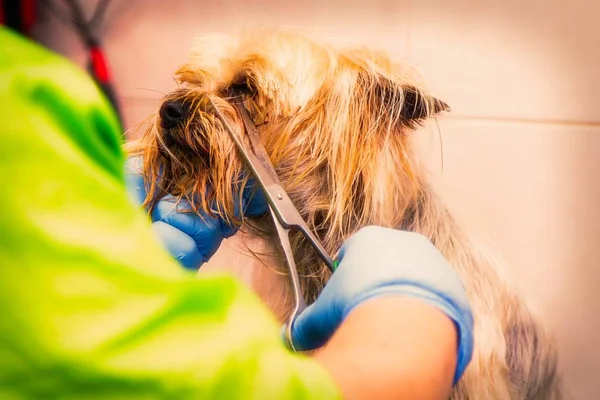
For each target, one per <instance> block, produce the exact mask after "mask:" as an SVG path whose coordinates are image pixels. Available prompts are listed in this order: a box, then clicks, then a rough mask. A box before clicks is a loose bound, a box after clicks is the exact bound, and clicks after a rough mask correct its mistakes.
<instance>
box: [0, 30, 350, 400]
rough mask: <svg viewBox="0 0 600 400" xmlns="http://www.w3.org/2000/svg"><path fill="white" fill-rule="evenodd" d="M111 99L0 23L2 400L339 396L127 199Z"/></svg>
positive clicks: (229, 284) (258, 308) (262, 316)
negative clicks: (167, 246) (186, 261)
mask: <svg viewBox="0 0 600 400" xmlns="http://www.w3.org/2000/svg"><path fill="white" fill-rule="evenodd" d="M123 163H124V155H123V153H122V150H121V143H120V138H119V134H118V124H117V121H116V119H115V116H114V113H113V112H112V110H111V109H110V106H109V105H108V104H107V102H106V101H105V100H104V98H102V97H101V96H100V94H99V91H98V90H97V89H96V87H95V85H94V84H93V82H91V80H90V79H89V78H88V77H87V75H86V74H85V73H84V72H83V71H81V70H79V69H78V68H77V67H75V66H73V65H71V64H70V63H68V62H67V61H66V60H63V59H61V58H59V57H58V56H56V55H53V54H51V53H50V52H48V51H46V50H44V49H43V48H41V47H38V46H37V45H35V44H33V43H31V42H29V41H27V40H25V39H23V38H21V37H20V36H17V35H16V34H14V33H12V32H10V31H8V30H6V29H4V28H0V235H1V239H0V398H2V399H21V398H26V399H33V398H36V399H37V398H40V399H41V398H53V399H54V398H55V399H59V398H60V399H79V398H81V399H99V398H107V399H124V398H135V399H157V398H161V399H162V398H173V399H182V398H203V399H236V398H244V399H301V398H312V399H315V398H318V399H328V398H338V397H339V392H338V390H337V388H336V387H335V385H334V384H333V381H332V380H331V378H330V377H329V376H328V375H327V373H326V371H325V370H324V369H322V368H321V367H320V366H319V365H318V364H317V363H315V362H313V361H312V360H311V359H309V358H307V357H302V356H299V355H294V354H292V353H290V352H288V351H287V350H286V349H285V347H284V346H283V345H282V344H281V342H280V339H279V326H278V324H277V322H276V321H275V319H274V317H273V316H272V315H271V314H270V312H269V311H268V310H267V309H266V308H265V307H264V306H263V304H262V303H261V302H260V301H259V300H258V298H257V297H255V296H254V294H253V293H252V292H251V291H250V290H249V289H247V288H245V287H244V286H243V285H242V284H240V283H238V281H236V280H235V279H234V278H232V277H229V276H211V277H209V276H206V277H203V278H197V277H196V276H195V275H193V274H190V273H188V272H186V271H185V270H183V269H182V268H180V267H179V266H178V265H177V264H176V262H175V261H173V260H172V259H171V258H170V256H169V255H168V254H167V253H166V252H165V251H164V250H163V249H162V247H161V245H160V244H159V243H158V241H157V240H156V238H155V237H154V235H153V232H152V230H151V228H150V222H149V221H148V218H147V217H146V215H144V213H143V212H142V211H141V210H139V209H138V208H137V207H136V206H135V205H133V204H132V203H131V202H130V201H129V199H128V197H127V194H126V190H125V184H124V176H123Z"/></svg>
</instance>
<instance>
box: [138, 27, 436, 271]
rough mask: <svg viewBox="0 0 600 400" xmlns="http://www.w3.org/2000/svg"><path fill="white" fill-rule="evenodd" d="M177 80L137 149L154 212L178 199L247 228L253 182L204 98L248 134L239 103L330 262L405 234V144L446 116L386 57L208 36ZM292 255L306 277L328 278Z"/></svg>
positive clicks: (272, 35)
mask: <svg viewBox="0 0 600 400" xmlns="http://www.w3.org/2000/svg"><path fill="white" fill-rule="evenodd" d="M176 79H177V81H178V89H177V90H175V91H173V92H172V93H170V94H168V95H167V96H166V97H165V98H164V99H163V101H162V105H161V106H160V110H159V111H158V112H157V113H156V115H155V116H153V117H152V123H151V124H150V128H149V130H148V131H147V132H146V134H145V136H144V137H143V138H142V140H141V142H140V144H141V146H140V148H141V151H142V152H143V154H144V162H145V166H144V170H145V173H146V174H147V175H148V176H149V178H150V182H151V183H152V184H153V187H152V190H150V191H149V192H150V193H155V195H154V196H151V197H150V198H148V199H147V201H148V203H150V204H152V202H154V201H156V199H157V198H158V197H161V196H162V195H163V194H164V193H170V194H173V195H175V196H181V197H187V198H188V199H189V200H191V202H192V204H193V207H195V208H198V209H203V210H204V211H212V212H216V213H219V214H221V215H222V216H224V217H227V218H229V219H230V220H232V221H234V222H239V221H236V220H235V218H234V213H233V210H234V204H235V202H237V201H239V198H236V195H235V193H240V190H237V189H240V188H241V186H244V185H245V182H246V178H247V174H244V168H243V163H242V161H241V158H240V157H239V156H238V154H237V152H236V150H235V147H234V144H233V142H232V140H231V138H230V137H229V135H228V134H227V132H226V131H225V130H224V128H223V126H222V124H221V122H220V121H219V120H218V119H217V118H216V117H215V115H214V110H213V109H212V106H211V102H209V101H208V98H209V97H210V99H211V100H212V102H213V103H214V104H216V106H217V107H219V109H220V111H221V112H222V113H223V114H224V115H225V117H226V118H227V119H228V120H229V124H230V125H231V126H232V127H233V128H234V129H237V130H238V131H239V132H240V133H242V130H243V129H244V127H243V124H242V122H241V119H240V116H239V115H238V114H237V112H236V109H235V107H234V106H233V105H232V102H233V101H239V99H240V98H243V99H244V106H245V107H246V109H247V110H248V112H249V114H250V116H251V118H252V120H253V122H254V124H255V125H256V126H257V127H258V131H259V135H260V137H261V140H262V142H263V144H264V146H265V148H266V150H267V152H268V154H269V156H270V158H271V161H272V163H273V165H274V166H275V168H276V170H277V173H278V175H279V177H280V179H281V181H282V182H283V184H284V186H285V190H286V191H287V192H288V194H289V195H290V197H291V199H292V200H293V202H294V203H295V205H296V207H297V208H298V209H299V211H300V213H301V214H302V215H303V216H304V218H305V219H306V221H307V223H308V225H309V226H310V227H311V228H312V229H313V230H314V231H315V232H316V234H317V236H319V237H320V239H321V240H322V241H323V243H324V245H325V247H326V248H327V250H328V251H330V252H331V253H335V251H337V249H338V247H339V246H340V245H341V243H342V242H343V240H345V239H346V238H347V237H348V235H350V234H352V233H353V232H354V231H356V230H357V229H359V228H360V227H362V226H365V225H367V224H377V225H383V226H392V227H397V226H399V225H401V224H402V219H403V218H404V214H405V212H406V210H407V209H408V208H409V207H410V203H411V199H412V198H414V196H416V195H417V194H418V192H419V190H420V189H421V178H420V175H419V173H418V168H417V166H416V165H414V160H413V157H412V153H411V148H410V144H409V140H408V136H407V135H408V134H409V132H410V131H411V130H412V129H414V128H415V127H416V126H418V125H420V124H421V123H422V122H424V121H425V120H426V119H428V118H429V117H432V116H433V115H435V114H437V113H439V112H441V111H443V110H447V108H448V107H447V105H446V104H445V103H443V102H442V101H439V100H437V99H435V98H433V97H431V96H430V95H428V94H427V93H426V92H425V91H424V90H423V89H422V88H421V86H420V84H419V81H418V77H417V75H416V73H415V72H414V71H413V69H412V68H410V67H409V66H406V65H402V64H394V63H392V62H391V61H390V60H389V58H388V57H387V56H386V55H385V54H382V53H378V52H373V51H369V50H367V49H364V48H354V49H337V48H335V47H333V46H331V45H328V44H322V43H319V42H318V41H316V40H312V39H309V38H308V37H305V36H302V35H299V34H297V33H294V32H281V31H276V32H259V33H252V34H247V35H245V36H242V37H236V38H232V37H204V38H202V39H200V40H199V41H198V42H197V44H196V46H195V47H194V49H193V50H192V52H191V54H190V57H189V61H188V62H187V63H186V64H185V65H184V66H182V67H181V68H180V69H179V71H178V72H177V74H176ZM242 136H243V135H242ZM232 182H234V186H236V185H237V188H235V189H234V190H232V186H231V184H232ZM211 204H212V206H211ZM295 247H296V248H295V250H296V256H297V260H299V261H298V265H299V270H300V273H301V274H311V273H312V274H315V273H317V272H318V271H320V270H324V268H323V267H322V266H321V265H320V263H319V262H318V260H317V258H316V257H314V256H313V254H312V253H311V252H310V251H308V250H306V251H303V248H304V247H303V244H302V243H301V242H298V243H295Z"/></svg>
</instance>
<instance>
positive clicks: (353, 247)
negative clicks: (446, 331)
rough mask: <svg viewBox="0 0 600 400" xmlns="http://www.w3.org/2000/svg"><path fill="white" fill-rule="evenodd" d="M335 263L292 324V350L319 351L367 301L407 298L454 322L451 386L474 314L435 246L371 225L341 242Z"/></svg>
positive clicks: (465, 354) (464, 357)
mask: <svg viewBox="0 0 600 400" xmlns="http://www.w3.org/2000/svg"><path fill="white" fill-rule="evenodd" d="M339 262H340V263H339V266H338V268H337V269H336V271H335V272H334V273H333V275H332V277H331V279H330V280H329V282H327V285H326V286H325V288H324V289H323V291H322V292H321V294H320V295H319V297H318V299H317V300H316V301H315V302H314V303H313V304H312V305H310V306H309V307H308V308H307V309H306V310H305V311H304V312H303V313H302V314H301V315H300V316H299V317H298V319H297V320H296V322H295V323H294V325H293V327H292V340H293V342H294V347H295V348H296V349H297V350H312V349H315V348H318V347H321V346H322V345H324V344H325V342H326V341H327V340H328V339H329V338H330V337H331V336H332V335H333V333H334V332H335V330H336V329H337V328H338V326H339V325H340V324H341V323H342V321H343V320H344V319H345V318H346V317H347V316H348V314H349V313H350V312H351V311H352V310H353V309H354V308H355V307H357V306H359V305H360V304H362V303H364V302H365V301H367V300H370V299H374V298H377V297H380V296H390V295H404V296H409V297H412V298H415V299H419V300H422V301H425V302H426V303H428V304H430V305H432V306H433V307H436V308H437V309H439V310H440V311H442V312H443V313H444V314H446V315H447V316H448V317H449V318H450V319H452V321H454V324H455V326H456V328H457V333H458V337H459V341H458V360H457V368H456V373H455V377H454V382H455V383H456V382H457V381H458V379H459V378H460V377H461V376H462V374H463V372H464V370H465V368H466V367H467V365H468V364H469V362H470V360H471V356H472V353H473V315H472V311H471V308H470V304H469V301H468V299H467V295H466V292H465V289H464V287H463V285H462V282H461V280H460V278H459V276H458V275H457V273H456V272H455V271H454V269H453V268H452V267H451V266H450V264H449V263H448V262H447V261H446V259H445V258H444V257H443V255H442V254H441V253H440V252H439V251H438V250H437V249H436V248H435V246H433V244H432V243H431V242H430V241H429V240H428V239H427V238H426V237H424V236H422V235H420V234H417V233H413V232H405V231H399V230H394V229H389V228H381V227H374V226H371V227H366V228H363V229H361V230H360V231H359V232H357V233H356V234H354V235H353V236H352V237H351V238H350V239H349V240H348V241H346V243H345V244H344V246H342V248H341V250H340V253H339Z"/></svg>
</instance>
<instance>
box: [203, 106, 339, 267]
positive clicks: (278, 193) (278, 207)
mask: <svg viewBox="0 0 600 400" xmlns="http://www.w3.org/2000/svg"><path fill="white" fill-rule="evenodd" d="M208 101H209V102H210V103H211V105H212V107H213V109H214V111H215V113H216V115H217V117H218V118H219V120H220V121H221V123H222V124H223V127H224V128H225V130H226V131H227V133H229V136H231V139H232V140H233V142H234V143H235V145H236V147H237V149H238V150H239V152H240V153H241V154H242V157H243V158H244V161H245V162H246V163H247V164H248V167H249V168H250V170H251V171H252V173H253V174H254V175H255V176H256V179H257V181H258V184H259V185H260V186H261V188H262V189H263V190H264V191H265V195H266V198H267V202H268V203H269V205H270V206H271V210H272V212H273V214H274V215H275V216H276V218H277V220H278V221H279V222H280V223H281V225H282V226H283V227H284V228H285V229H290V228H295V229H298V230H300V231H301V232H302V233H303V234H304V236H305V237H306V238H307V239H308V240H309V242H310V243H311V244H312V246H313V247H314V248H315V250H316V252H317V254H318V255H319V257H320V258H321V259H322V260H323V262H324V263H325V264H326V265H327V267H328V268H329V269H330V270H331V271H333V270H334V268H335V267H334V263H333V261H332V259H331V257H330V256H329V254H327V252H326V251H325V249H324V248H323V245H322V244H321V242H320V241H319V240H318V239H317V237H316V236H315V235H314V234H313V233H312V231H311V230H310V229H309V227H308V226H307V225H306V222H305V221H304V219H303V218H302V216H301V215H300V213H299V212H298V209H297V208H296V207H295V206H294V203H293V202H292V199H290V198H289V196H288V195H287V193H286V192H285V190H283V187H282V185H281V182H280V181H279V178H278V177H277V174H276V173H275V168H274V167H273V164H272V163H271V161H270V159H269V156H268V154H267V151H266V150H265V148H264V146H263V145H262V143H261V141H260V138H259V137H258V133H257V132H256V129H255V127H254V124H253V123H252V121H251V120H250V116H249V115H248V112H247V111H246V109H245V108H244V107H243V106H240V105H238V104H235V105H236V107H237V109H238V111H239V112H240V115H241V116H242V119H244V126H245V128H246V131H247V134H248V137H249V139H250V143H251V145H252V147H253V150H254V151H255V153H256V155H255V153H253V152H251V151H248V149H247V148H246V145H245V144H244V142H243V141H242V140H241V139H240V138H239V137H238V135H237V134H236V133H235V132H234V130H233V129H232V128H231V126H230V125H229V123H228V122H227V119H226V118H225V116H224V115H223V114H222V113H221V110H219V109H218V108H217V106H216V105H215V103H213V101H212V100H211V99H210V97H209V98H208Z"/></svg>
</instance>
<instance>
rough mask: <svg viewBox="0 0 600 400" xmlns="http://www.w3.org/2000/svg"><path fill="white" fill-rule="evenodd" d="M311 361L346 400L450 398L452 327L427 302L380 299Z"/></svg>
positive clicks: (352, 319) (355, 316)
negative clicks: (331, 381)
mask: <svg viewBox="0 0 600 400" xmlns="http://www.w3.org/2000/svg"><path fill="white" fill-rule="evenodd" d="M314 357H315V359H316V360H317V361H318V362H319V363H320V364H321V365H323V366H324V367H325V368H326V369H327V370H328V371H329V372H330V373H331V375H332V376H333V379H334V380H335V381H336V382H337V384H338V385H339V387H340V389H341V391H342V393H343V395H344V396H343V397H344V399H347V400H351V399H404V400H416V399H431V400H436V399H439V400H441V399H448V398H449V396H450V391H451V389H452V378H453V376H454V373H455V369H456V329H455V327H454V325H453V323H452V321H451V320H450V319H449V318H448V317H447V316H446V315H445V314H443V313H441V312H440V311H439V310H437V309H435V308H433V307H431V306H429V305H428V304H426V303H423V302H421V301H419V300H415V299H411V298H409V297H382V298H377V299H375V300H371V301H367V302H366V303H365V304H363V305H361V306H359V307H357V308H356V310H354V311H352V312H351V313H350V314H349V315H348V317H347V318H346V319H345V320H344V322H343V323H342V325H341V326H340V327H339V329H338V330H337V331H336V332H335V334H334V335H333V337H332V338H331V340H330V341H329V342H328V343H327V344H326V345H325V346H324V347H323V348H322V349H320V350H319V351H317V352H316V354H315V356H314Z"/></svg>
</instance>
